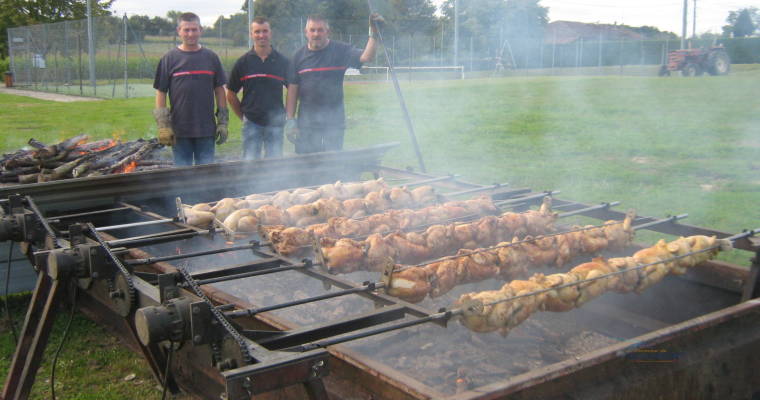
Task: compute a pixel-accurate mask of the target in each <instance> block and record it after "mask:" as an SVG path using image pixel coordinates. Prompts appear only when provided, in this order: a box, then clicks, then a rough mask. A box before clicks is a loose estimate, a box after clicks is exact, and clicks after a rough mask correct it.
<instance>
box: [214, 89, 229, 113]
mask: <svg viewBox="0 0 760 400" xmlns="http://www.w3.org/2000/svg"><path fill="white" fill-rule="evenodd" d="M214 96H216V108H217V109H219V108H227V97H226V96H225V95H224V85H222V86H217V87H216V89H214Z"/></svg>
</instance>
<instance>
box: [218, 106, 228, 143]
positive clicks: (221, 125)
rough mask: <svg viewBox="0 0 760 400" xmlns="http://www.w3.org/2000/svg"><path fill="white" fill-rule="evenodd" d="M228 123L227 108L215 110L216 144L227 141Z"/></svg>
mask: <svg viewBox="0 0 760 400" xmlns="http://www.w3.org/2000/svg"><path fill="white" fill-rule="evenodd" d="M229 121H230V111H229V110H228V109H227V107H225V108H220V109H218V110H216V144H224V142H226V141H227V134H228V132H227V124H229Z"/></svg>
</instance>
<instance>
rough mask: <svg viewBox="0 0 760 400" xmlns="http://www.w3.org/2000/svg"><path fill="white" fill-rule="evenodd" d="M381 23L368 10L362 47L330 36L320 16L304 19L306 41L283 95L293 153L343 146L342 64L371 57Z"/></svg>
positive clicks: (357, 63)
mask: <svg viewBox="0 0 760 400" xmlns="http://www.w3.org/2000/svg"><path fill="white" fill-rule="evenodd" d="M381 22H383V19H382V17H381V16H379V15H378V14H372V15H370V24H369V25H370V37H369V40H368V41H367V45H366V46H365V47H364V50H361V49H357V48H355V47H352V46H351V45H349V44H347V43H343V42H338V41H335V40H330V25H329V23H328V22H327V20H325V19H324V18H323V17H320V16H310V17H309V18H308V19H307V20H306V28H305V29H304V34H305V35H306V39H307V43H306V46H304V47H303V48H301V49H300V50H298V51H297V52H296V54H295V55H294V56H293V61H292V63H291V68H290V76H289V78H288V79H289V84H288V95H287V100H286V113H287V121H286V123H285V133H286V135H287V136H288V140H290V141H292V142H293V143H294V144H295V145H296V153H313V152H318V151H327V150H340V149H342V148H343V136H344V132H345V126H346V115H345V110H344V106H343V77H344V76H345V74H346V69H348V68H361V66H362V63H366V62H368V61H370V60H371V59H372V58H373V57H374V56H375V48H376V46H377V44H376V40H375V37H376V35H377V32H376V29H377V25H378V24H379V23H381ZM296 108H297V109H298V121H297V123H296V121H295V116H296Z"/></svg>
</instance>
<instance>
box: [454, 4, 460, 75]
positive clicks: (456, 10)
mask: <svg viewBox="0 0 760 400" xmlns="http://www.w3.org/2000/svg"><path fill="white" fill-rule="evenodd" d="M454 65H455V66H456V65H459V0H454Z"/></svg>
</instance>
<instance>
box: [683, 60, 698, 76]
mask: <svg viewBox="0 0 760 400" xmlns="http://www.w3.org/2000/svg"><path fill="white" fill-rule="evenodd" d="M681 75H683V76H686V77H692V76H698V75H702V70H701V69H700V68H699V65H697V64H694V63H688V64H686V65H684V66H683V69H682V70H681Z"/></svg>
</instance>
